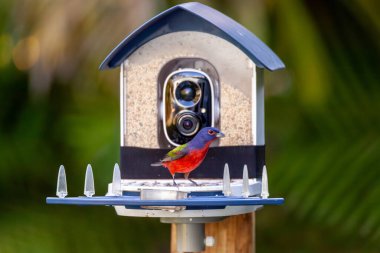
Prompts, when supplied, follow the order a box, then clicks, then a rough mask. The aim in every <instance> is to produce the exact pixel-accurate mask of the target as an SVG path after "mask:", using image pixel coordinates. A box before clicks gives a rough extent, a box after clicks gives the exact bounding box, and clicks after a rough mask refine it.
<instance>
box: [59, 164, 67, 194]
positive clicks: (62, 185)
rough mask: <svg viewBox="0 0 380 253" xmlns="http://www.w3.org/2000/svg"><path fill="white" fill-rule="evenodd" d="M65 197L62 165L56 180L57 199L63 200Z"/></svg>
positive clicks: (64, 175) (64, 174)
mask: <svg viewBox="0 0 380 253" xmlns="http://www.w3.org/2000/svg"><path fill="white" fill-rule="evenodd" d="M66 196H67V183H66V172H65V167H63V165H61V166H59V171H58V179H57V197H58V198H64V197H66Z"/></svg>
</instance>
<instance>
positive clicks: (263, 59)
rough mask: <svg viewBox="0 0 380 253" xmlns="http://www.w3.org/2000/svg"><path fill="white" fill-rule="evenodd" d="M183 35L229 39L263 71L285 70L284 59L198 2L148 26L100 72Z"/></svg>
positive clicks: (112, 55)
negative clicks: (174, 35)
mask: <svg viewBox="0 0 380 253" xmlns="http://www.w3.org/2000/svg"><path fill="white" fill-rule="evenodd" d="M180 31H197V32H204V33H209V34H213V35H215V36H218V37H220V38H222V39H225V40H227V41H229V42H231V43H232V44H234V45H235V46H236V47H238V48H239V49H240V50H242V51H243V52H244V53H245V54H246V55H247V56H248V57H249V58H251V59H252V61H253V62H254V63H255V64H256V66H258V67H260V68H266V69H268V70H271V71H274V70H277V69H283V68H285V65H284V63H283V62H282V61H281V59H280V58H279V57H278V56H277V55H276V54H275V53H274V52H273V51H272V50H271V49H270V48H269V47H268V46H267V45H265V44H264V43H263V42H262V41H261V40H260V39H258V38H257V37H256V36H255V35H254V34H252V33H251V32H250V31H248V30H247V29H246V28H245V27H243V26H242V25H240V24H239V23H237V22H236V21H234V20H233V19H231V18H229V17H227V16H226V15H224V14H222V13H220V12H219V11H217V10H214V9H213V8H210V7H208V6H206V5H203V4H200V3H196V2H194V3H185V4H180V5H177V6H174V7H172V8H170V9H168V10H166V11H164V12H162V13H160V14H158V15H157V16H155V17H153V18H152V19H151V20H149V21H147V22H146V23H144V24H143V25H142V26H140V27H139V28H137V29H136V30H135V31H133V32H132V33H131V34H130V35H129V36H127V37H126V38H125V39H124V40H123V41H122V42H121V43H120V44H119V45H118V46H117V47H116V48H114V49H113V50H112V52H111V53H110V54H109V55H108V56H107V57H106V59H105V60H104V61H103V62H102V64H101V65H100V69H102V70H103V69H110V68H115V67H118V66H119V65H121V64H122V63H123V61H124V60H125V59H126V58H128V57H129V56H130V55H131V54H132V53H133V52H134V51H135V50H137V49H138V48H139V47H141V46H142V45H144V44H145V43H146V42H148V41H150V40H152V39H154V38H156V37H159V36H162V35H165V34H168V33H173V32H180Z"/></svg>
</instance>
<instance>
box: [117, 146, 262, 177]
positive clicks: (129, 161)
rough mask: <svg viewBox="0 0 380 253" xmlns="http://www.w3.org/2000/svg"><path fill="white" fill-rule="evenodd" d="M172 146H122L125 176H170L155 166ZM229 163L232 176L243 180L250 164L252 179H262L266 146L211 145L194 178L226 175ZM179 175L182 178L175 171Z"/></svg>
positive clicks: (195, 171) (122, 165)
mask: <svg viewBox="0 0 380 253" xmlns="http://www.w3.org/2000/svg"><path fill="white" fill-rule="evenodd" d="M169 151H170V149H151V148H137V147H120V165H121V166H120V170H121V177H122V179H171V175H170V173H169V171H168V169H166V168H164V167H152V166H151V164H152V163H155V162H157V161H160V159H162V157H164V156H165V154H166V153H167V152H169ZM226 163H228V166H229V168H230V177H231V178H233V179H241V178H242V175H243V166H244V164H247V166H248V174H249V177H250V178H261V174H262V169H263V166H264V165H265V146H228V147H211V148H210V149H209V151H208V153H207V156H206V159H205V160H204V161H203V162H202V164H201V165H200V166H199V167H198V168H197V169H195V170H194V171H193V172H191V174H190V177H191V178H213V179H217V178H220V179H221V178H223V168H224V165H225V164H226ZM176 178H180V176H179V175H178V174H176Z"/></svg>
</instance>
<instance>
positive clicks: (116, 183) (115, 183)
mask: <svg viewBox="0 0 380 253" xmlns="http://www.w3.org/2000/svg"><path fill="white" fill-rule="evenodd" d="M112 195H113V196H121V195H122V191H121V176H120V168H119V165H118V164H117V163H115V166H114V167H113V177H112Z"/></svg>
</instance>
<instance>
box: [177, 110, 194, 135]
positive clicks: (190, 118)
mask: <svg viewBox="0 0 380 253" xmlns="http://www.w3.org/2000/svg"><path fill="white" fill-rule="evenodd" d="M176 126H177V129H178V131H179V132H180V133H181V134H183V135H185V136H193V135H194V134H195V133H196V132H197V131H198V129H199V126H200V120H199V118H198V116H197V115H196V114H195V113H193V112H190V111H185V112H181V113H179V114H178V115H177V123H176Z"/></svg>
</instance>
